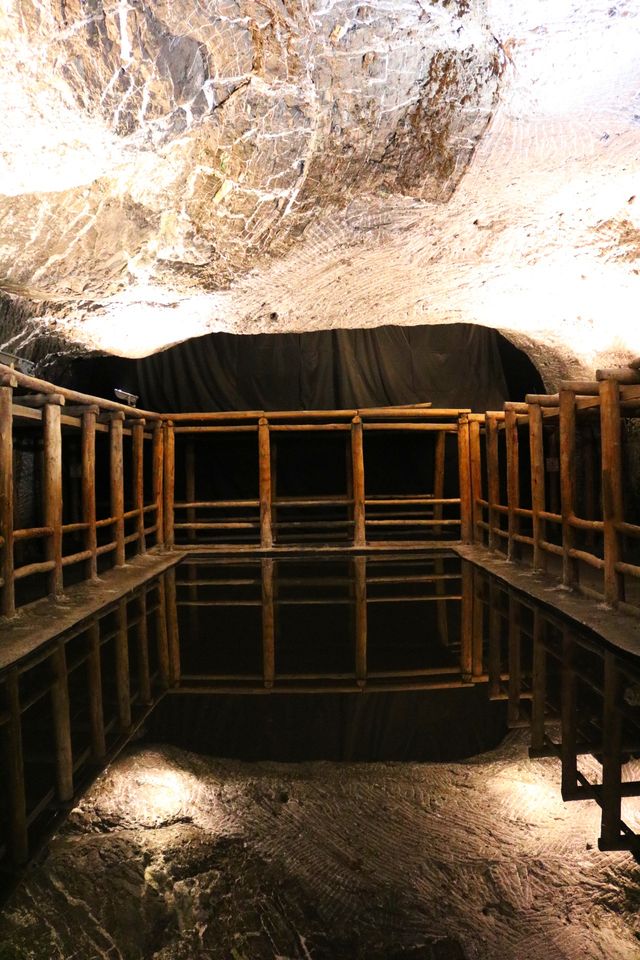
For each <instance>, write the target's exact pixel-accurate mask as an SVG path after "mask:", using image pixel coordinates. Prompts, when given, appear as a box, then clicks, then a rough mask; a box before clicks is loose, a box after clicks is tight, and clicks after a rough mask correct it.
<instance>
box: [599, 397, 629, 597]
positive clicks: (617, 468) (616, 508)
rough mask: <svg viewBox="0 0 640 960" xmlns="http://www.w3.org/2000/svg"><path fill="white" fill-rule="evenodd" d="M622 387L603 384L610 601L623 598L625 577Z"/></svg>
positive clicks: (606, 568) (604, 511) (607, 591)
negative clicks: (620, 525)
mask: <svg viewBox="0 0 640 960" xmlns="http://www.w3.org/2000/svg"><path fill="white" fill-rule="evenodd" d="M621 425H622V421H621V416H620V388H619V386H618V383H617V382H616V381H615V380H603V381H602V383H601V384H600V436H601V444H602V519H603V524H604V528H603V529H604V593H605V598H606V600H607V602H608V603H610V604H612V605H614V606H615V605H616V604H617V603H618V602H619V601H620V600H622V599H624V581H623V579H622V576H621V575H620V574H619V573H618V572H617V570H616V564H617V563H618V561H619V560H620V544H619V540H618V531H617V529H616V524H618V523H620V522H621V521H622V520H623V519H624V516H623V509H624V508H623V490H622V450H621V437H620V435H621Z"/></svg>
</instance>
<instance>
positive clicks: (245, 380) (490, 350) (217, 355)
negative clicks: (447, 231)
mask: <svg viewBox="0 0 640 960" xmlns="http://www.w3.org/2000/svg"><path fill="white" fill-rule="evenodd" d="M136 374H137V385H138V386H137V390H135V391H134V392H138V393H139V394H140V404H141V406H144V407H145V408H147V409H152V410H163V411H171V412H180V411H199V410H202V411H205V410H305V409H307V410H312V409H334V408H352V407H371V406H377V405H385V404H404V403H420V402H424V401H429V400H430V401H432V403H433V405H434V406H437V407H470V408H471V409H472V410H478V411H481V410H488V409H493V410H495V409H499V408H500V407H501V405H502V403H503V401H504V400H506V399H509V397H508V390H507V383H506V380H505V373H504V370H503V363H502V358H501V355H500V350H499V347H498V335H497V333H496V332H495V331H494V330H490V329H487V328H486V327H479V326H473V325H470V324H462V323H455V324H448V325H442V326H422V327H391V326H389V327H376V328H375V329H372V330H326V331H321V332H318V333H302V334H257V335H250V336H237V335H234V334H226V333H216V334H209V335H207V336H204V337H198V338H194V339H192V340H187V341H186V342H185V343H181V344H178V345H177V346H175V347H171V348H169V349H168V350H164V351H163V352H162V353H158V354H155V355H153V356H151V357H145V358H144V359H143V360H139V361H137V362H136Z"/></svg>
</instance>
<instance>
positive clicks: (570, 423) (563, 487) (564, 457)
mask: <svg viewBox="0 0 640 960" xmlns="http://www.w3.org/2000/svg"><path fill="white" fill-rule="evenodd" d="M575 453H576V397H575V394H574V393H573V392H572V391H571V390H561V391H560V509H561V514H562V582H563V583H564V585H565V586H566V587H575V586H576V585H577V582H578V570H577V564H576V561H575V559H574V558H573V557H572V556H571V552H570V551H571V550H573V548H574V528H573V526H572V524H571V518H572V517H573V515H574V512H575V489H576V457H575Z"/></svg>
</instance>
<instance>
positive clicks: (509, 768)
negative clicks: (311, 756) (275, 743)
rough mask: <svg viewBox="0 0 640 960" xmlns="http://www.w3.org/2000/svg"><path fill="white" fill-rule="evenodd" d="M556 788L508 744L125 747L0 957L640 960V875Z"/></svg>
mask: <svg viewBox="0 0 640 960" xmlns="http://www.w3.org/2000/svg"><path fill="white" fill-rule="evenodd" d="M558 784H559V770H558V764H557V763H556V761H553V760H544V761H535V762H531V761H529V760H528V759H527V754H526V744H525V740H524V737H523V735H522V734H521V733H519V732H516V733H514V734H510V735H509V737H508V738H507V740H506V741H505V743H504V744H503V745H502V746H501V747H500V748H499V749H498V750H496V751H493V752H492V753H488V754H485V755H483V756H481V757H476V758H474V759H473V760H467V761H463V762H459V763H447V764H407V763H385V764H381V763H377V764H336V763H309V764H299V765H292V764H282V763H251V764H249V763H242V762H239V761H231V760H214V759H211V758H205V757H202V756H197V755H194V754H190V753H186V752H183V751H180V750H177V749H175V748H167V747H156V748H148V747H138V748H136V749H135V750H132V751H131V752H130V753H129V754H128V755H127V756H124V757H123V758H122V759H120V760H119V761H118V762H117V763H115V764H114V765H113V766H112V767H111V768H109V769H108V770H107V771H106V773H105V774H104V775H103V776H102V777H101V778H100V780H99V781H98V782H97V783H96V784H95V786H94V787H93V788H92V790H91V791H90V793H89V794H88V795H87V796H86V797H85V798H84V799H83V800H82V802H81V803H80V804H79V805H78V807H77V808H76V809H75V810H74V811H73V813H72V815H71V817H70V819H69V821H68V823H67V824H66V825H65V827H64V828H63V829H62V830H61V831H60V833H59V834H58V835H57V837H56V838H55V839H54V840H53V841H52V843H51V844H50V846H49V849H48V852H47V854H46V856H45V857H44V858H43V859H42V860H41V862H40V863H39V864H37V865H35V866H34V867H33V868H32V869H31V870H30V872H29V874H28V875H27V877H26V878H25V880H24V882H23V883H22V885H21V887H20V888H19V889H18V890H17V892H16V893H15V894H14V896H13V898H12V900H11V902H10V903H9V904H8V905H7V907H6V909H5V912H4V915H3V918H2V919H1V920H0V958H1V960H27V958H30V960H40V958H42V960H59V958H64V960H72V958H73V960H93V958H109V960H115V958H120V960H141V958H145V960H146V958H149V960H151V958H153V960H198V958H215V960H263V958H264V960H266V958H270V960H276V958H277V960H294V958H295V960H311V958H313V960H356V958H358V960H360V958H361V960H364V958H367V960H369V958H372V960H399V958H407V960H448V958H451V960H536V958H544V960H573V958H576V960H578V958H579V960H637V958H638V957H640V915H639V913H638V910H639V908H640V866H639V865H638V864H637V863H636V862H635V861H634V860H633V858H632V857H631V856H630V855H629V854H625V853H600V852H599V851H598V849H597V842H596V841H597V836H598V824H599V815H598V810H597V808H596V807H595V805H594V804H591V803H574V804H564V803H563V802H562V801H561V799H560V796H559V789H558ZM633 802H634V803H635V802H636V801H633ZM628 812H629V814H630V819H631V820H632V821H633V816H634V815H635V813H638V814H639V815H640V808H638V807H636V808H635V810H634V809H631V810H630V811H628ZM639 819H640V816H639Z"/></svg>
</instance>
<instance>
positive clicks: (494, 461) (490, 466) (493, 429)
mask: <svg viewBox="0 0 640 960" xmlns="http://www.w3.org/2000/svg"><path fill="white" fill-rule="evenodd" d="M486 445H487V479H488V491H487V501H488V503H489V509H488V520H489V548H490V549H491V550H495V549H496V547H497V546H498V534H497V533H496V529H497V527H498V524H499V520H500V514H499V513H498V511H497V510H496V509H495V506H496V504H498V503H500V473H499V461H498V421H497V420H496V418H495V417H489V416H488V417H487V419H486Z"/></svg>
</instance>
